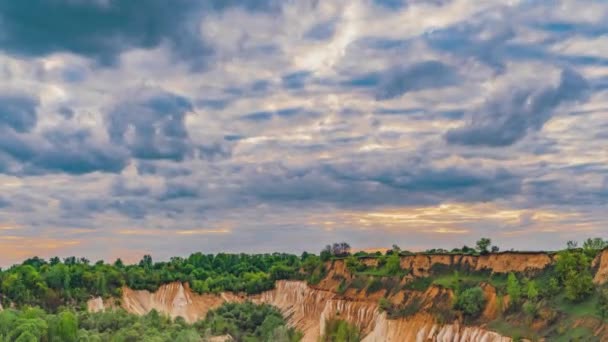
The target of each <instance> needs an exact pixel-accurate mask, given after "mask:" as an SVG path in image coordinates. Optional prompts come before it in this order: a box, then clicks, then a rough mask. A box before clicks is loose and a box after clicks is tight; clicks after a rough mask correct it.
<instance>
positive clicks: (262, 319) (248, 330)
mask: <svg viewBox="0 0 608 342" xmlns="http://www.w3.org/2000/svg"><path fill="white" fill-rule="evenodd" d="M286 324H287V323H286V322H285V319H284V318H283V316H282V315H281V313H280V312H279V311H278V310H277V309H275V308H274V307H272V306H270V305H266V304H262V305H255V304H253V303H251V302H245V303H227V304H224V305H222V306H221V307H220V308H218V309H216V310H212V311H209V313H207V317H206V319H205V320H204V321H202V322H199V323H197V324H196V327H197V328H198V329H199V330H200V331H206V330H205V329H209V330H210V331H211V333H212V334H213V335H225V334H229V335H230V336H232V337H233V338H234V339H235V340H237V341H284V342H291V341H299V340H300V339H301V338H302V334H301V333H300V332H297V331H295V330H294V329H293V328H287V326H286ZM207 334H208V333H207Z"/></svg>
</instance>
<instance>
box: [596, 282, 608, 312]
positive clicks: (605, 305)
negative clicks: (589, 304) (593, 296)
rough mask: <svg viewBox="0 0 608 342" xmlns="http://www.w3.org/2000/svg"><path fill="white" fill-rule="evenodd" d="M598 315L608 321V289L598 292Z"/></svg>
mask: <svg viewBox="0 0 608 342" xmlns="http://www.w3.org/2000/svg"><path fill="white" fill-rule="evenodd" d="M597 314H598V315H599V316H600V317H602V318H603V319H604V320H606V319H608V289H600V290H598V298H597Z"/></svg>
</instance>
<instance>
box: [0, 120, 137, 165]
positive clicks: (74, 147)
mask: <svg viewBox="0 0 608 342" xmlns="http://www.w3.org/2000/svg"><path fill="white" fill-rule="evenodd" d="M0 152H4V153H5V154H7V155H9V156H10V157H11V158H12V159H13V160H14V162H15V163H16V165H17V166H16V167H15V170H14V171H13V172H12V173H15V174H20V175H40V174H46V173H68V174H75V175H79V174H86V173H91V172H96V171H100V172H120V171H121V170H122V169H123V168H124V167H125V166H126V164H127V162H128V155H127V153H126V151H125V150H123V149H121V148H118V147H113V146H107V145H103V144H100V143H95V142H94V141H93V140H92V138H91V133H90V131H87V130H78V131H58V130H53V131H46V132H44V133H43V134H42V136H36V137H31V136H24V135H20V134H16V133H14V132H10V131H6V130H5V131H3V132H2V134H0ZM5 172H7V171H6V170H5Z"/></svg>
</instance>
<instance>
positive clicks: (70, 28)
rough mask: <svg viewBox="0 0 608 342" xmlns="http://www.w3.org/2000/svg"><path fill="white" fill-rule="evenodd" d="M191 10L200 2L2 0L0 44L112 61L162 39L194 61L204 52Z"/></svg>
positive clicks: (19, 51)
mask: <svg viewBox="0 0 608 342" xmlns="http://www.w3.org/2000/svg"><path fill="white" fill-rule="evenodd" d="M40 13H44V15H43V16H40V15H39V14H40ZM196 13H199V14H200V13H201V12H200V6H198V5H197V3H196V2H192V1H187V0H176V1H171V2H166V1H158V0H152V1H148V2H146V4H145V6H142V5H141V4H140V3H137V2H132V1H111V2H109V1H108V2H106V1H72V0H59V1H50V2H49V1H45V0H35V1H31V2H28V3H27V4H25V3H22V2H19V1H17V2H14V1H9V2H3V3H2V4H0V30H1V31H2V35H0V46H2V49H3V50H5V51H8V52H11V53H16V54H19V55H26V56H41V55H47V54H50V53H54V52H72V53H75V54H80V55H84V56H87V57H91V58H93V59H95V60H97V61H98V62H100V63H102V64H112V63H114V62H115V60H116V57H117V55H119V54H120V53H121V52H123V51H126V50H128V49H130V48H153V47H156V46H158V45H159V44H161V43H163V42H168V43H169V44H171V46H172V48H173V50H174V51H175V53H176V54H177V55H179V56H183V57H190V58H196V59H199V60H200V59H202V58H204V56H205V54H207V53H208V51H207V47H206V46H205V44H204V42H203V41H202V40H201V39H200V37H199V35H198V32H197V25H196V20H195V19H196V17H194V16H193V15H194V14H196ZM37 28H44V29H37Z"/></svg>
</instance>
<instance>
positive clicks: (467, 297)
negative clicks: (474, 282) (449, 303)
mask: <svg viewBox="0 0 608 342" xmlns="http://www.w3.org/2000/svg"><path fill="white" fill-rule="evenodd" d="M485 302H486V299H485V296H484V294H483V290H482V289H481V287H479V286H477V287H472V288H469V289H466V290H464V291H462V292H461V293H460V294H459V295H458V297H457V298H456V302H455V305H454V307H455V308H456V309H458V310H461V311H462V312H463V313H464V314H465V315H467V316H470V317H477V316H479V315H480V314H481V311H482V310H483V308H484V305H485Z"/></svg>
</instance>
